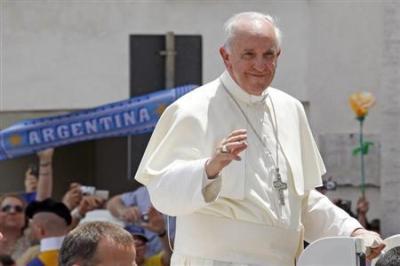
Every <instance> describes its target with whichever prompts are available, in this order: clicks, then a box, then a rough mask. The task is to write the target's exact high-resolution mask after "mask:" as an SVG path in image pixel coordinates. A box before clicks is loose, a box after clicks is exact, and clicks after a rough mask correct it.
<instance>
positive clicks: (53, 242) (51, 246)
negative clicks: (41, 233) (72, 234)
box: [40, 236, 65, 252]
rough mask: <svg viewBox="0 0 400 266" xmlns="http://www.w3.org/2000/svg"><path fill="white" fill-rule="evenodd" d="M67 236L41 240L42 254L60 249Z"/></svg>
mask: <svg viewBox="0 0 400 266" xmlns="http://www.w3.org/2000/svg"><path fill="white" fill-rule="evenodd" d="M64 238H65V236H58V237H47V238H43V239H42V240H40V252H44V251H48V250H55V249H60V248H61V245H62V242H63V241H64Z"/></svg>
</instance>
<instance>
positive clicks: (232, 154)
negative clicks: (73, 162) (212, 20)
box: [135, 12, 384, 266]
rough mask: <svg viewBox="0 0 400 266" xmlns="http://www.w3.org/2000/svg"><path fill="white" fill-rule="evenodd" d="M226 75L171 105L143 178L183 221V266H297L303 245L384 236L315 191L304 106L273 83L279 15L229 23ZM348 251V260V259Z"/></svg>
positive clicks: (246, 16)
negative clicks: (275, 18) (322, 240)
mask: <svg viewBox="0 0 400 266" xmlns="http://www.w3.org/2000/svg"><path fill="white" fill-rule="evenodd" d="M225 31H226V35H227V36H226V41H225V44H224V46H223V47H221V48H220V54H221V56H222V59H223V60H224V63H225V66H226V71H225V72H224V73H223V74H222V75H221V76H220V77H219V78H218V79H216V80H214V81H212V82H210V83H208V84H206V85H204V86H202V87H199V88H197V89H196V90H194V91H193V92H191V93H189V94H187V95H185V96H183V97H182V98H180V99H178V100H177V101H176V102H175V103H173V104H172V105H170V106H169V107H168V108H167V109H166V110H165V112H164V113H163V115H162V117H161V118H160V120H159V122H158V124H157V127H156V129H155V131H154V133H153V135H152V137H151V140H150V142H149V144H148V147H147V149H146V152H145V154H144V157H143V159H142V162H141V164H140V166H139V170H138V172H137V174H136V177H135V178H136V179H137V180H138V181H139V182H141V183H143V184H144V185H146V186H147V188H148V190H149V193H150V196H151V200H152V203H153V204H154V206H155V207H156V208H157V209H158V210H159V211H161V212H163V213H166V214H169V215H172V216H177V225H176V236H175V248H174V253H173V257H172V264H173V265H267V266H293V265H294V264H295V258H296V256H298V255H299V252H301V250H302V245H303V240H304V239H305V240H307V241H314V240H316V239H318V238H321V237H327V236H357V237H361V238H363V239H365V240H366V245H370V246H371V247H372V249H371V253H370V254H369V256H370V257H371V258H372V257H375V256H377V255H378V254H379V253H380V250H381V249H382V248H383V247H384V245H383V244H382V242H381V241H382V240H381V239H380V237H379V236H378V235H377V234H375V233H372V232H370V231H367V230H365V229H363V228H362V226H361V225H360V224H359V223H358V222H357V220H355V219H353V218H351V217H350V216H349V215H348V214H347V213H345V212H344V211H342V210H341V209H339V208H337V207H336V206H335V205H333V204H332V203H331V202H330V201H329V200H328V199H327V198H326V197H325V196H323V195H322V194H320V193H318V192H317V191H315V190H314V188H315V187H317V186H320V185H321V183H322V182H321V175H322V174H324V172H325V167H324V164H323V162H322V160H321V156H320V154H319V152H318V149H317V146H316V144H315V141H314V139H313V136H312V134H311V131H310V128H309V125H308V122H307V119H306V115H305V113H304V110H303V107H302V105H301V103H300V102H299V101H298V100H296V99H295V98H293V97H291V96H289V95H288V94H286V93H284V92H282V91H280V90H278V89H275V88H272V87H269V85H270V84H271V82H272V79H273V77H274V74H275V69H276V65H277V60H278V57H279V54H280V52H281V50H280V32H279V29H278V28H277V27H276V26H275V24H274V21H273V19H272V18H271V17H270V16H268V15H264V14H260V13H254V12H246V13H240V14H237V15H234V16H233V17H232V18H230V19H229V20H228V21H227V22H226V25H225ZM338 255H339V254H338Z"/></svg>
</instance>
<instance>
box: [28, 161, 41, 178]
mask: <svg viewBox="0 0 400 266" xmlns="http://www.w3.org/2000/svg"><path fill="white" fill-rule="evenodd" d="M28 168H29V169H31V175H34V176H36V177H39V168H38V165H37V164H35V163H30V164H29V166H28Z"/></svg>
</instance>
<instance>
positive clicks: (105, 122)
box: [99, 116, 112, 130]
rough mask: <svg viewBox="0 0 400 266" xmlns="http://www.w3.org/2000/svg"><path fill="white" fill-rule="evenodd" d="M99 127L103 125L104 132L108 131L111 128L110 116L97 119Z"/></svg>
mask: <svg viewBox="0 0 400 266" xmlns="http://www.w3.org/2000/svg"><path fill="white" fill-rule="evenodd" d="M99 123H100V125H103V127H104V129H105V130H110V129H111V127H112V118H111V117H110V116H105V117H101V118H99Z"/></svg>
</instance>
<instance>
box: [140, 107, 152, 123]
mask: <svg viewBox="0 0 400 266" xmlns="http://www.w3.org/2000/svg"><path fill="white" fill-rule="evenodd" d="M148 121H150V114H149V111H148V110H147V108H141V109H140V110H139V123H143V122H148Z"/></svg>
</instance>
